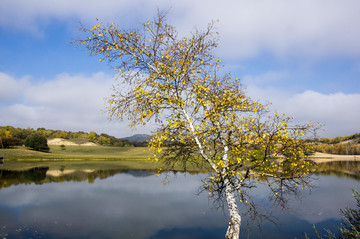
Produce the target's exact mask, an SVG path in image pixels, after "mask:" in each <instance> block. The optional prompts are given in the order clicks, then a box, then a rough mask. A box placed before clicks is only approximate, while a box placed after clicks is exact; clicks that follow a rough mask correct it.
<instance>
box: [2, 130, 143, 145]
mask: <svg viewBox="0 0 360 239" xmlns="http://www.w3.org/2000/svg"><path fill="white" fill-rule="evenodd" d="M35 133H36V134H39V135H41V136H43V137H45V138H47V139H51V138H62V139H70V140H74V139H78V140H83V141H84V142H86V141H90V142H94V143H97V144H100V145H108V146H116V147H125V146H135V147H140V146H147V143H146V142H130V141H128V140H126V139H119V138H116V137H114V136H111V135H108V134H104V133H102V134H100V135H99V134H97V133H96V132H95V131H91V132H90V133H86V132H83V131H78V132H70V131H63V130H51V129H45V128H38V129H36V130H35V129H32V128H27V129H23V128H15V127H12V126H0V137H1V140H2V144H3V146H2V147H4V148H11V147H14V146H20V145H23V144H24V142H25V140H26V138H27V137H28V136H30V135H32V134H35Z"/></svg>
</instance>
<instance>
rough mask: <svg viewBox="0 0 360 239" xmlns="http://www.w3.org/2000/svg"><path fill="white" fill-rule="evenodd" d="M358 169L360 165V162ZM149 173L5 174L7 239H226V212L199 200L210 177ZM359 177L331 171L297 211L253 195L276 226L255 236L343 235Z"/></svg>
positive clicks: (0, 208) (2, 201)
mask: <svg viewBox="0 0 360 239" xmlns="http://www.w3.org/2000/svg"><path fill="white" fill-rule="evenodd" d="M357 167H359V165H357ZM164 177H165V175H161V176H159V177H157V176H156V175H154V173H151V172H147V171H127V172H121V171H116V172H115V171H111V172H100V173H99V172H97V174H95V173H94V172H87V171H83V172H74V171H71V170H70V171H66V170H63V171H51V170H48V169H46V168H45V169H38V170H32V171H27V172H23V173H15V174H14V172H10V171H4V170H2V172H1V178H0V182H1V184H0V186H1V188H0V238H3V237H5V238H223V237H224V234H225V232H226V224H227V214H226V210H225V211H223V210H221V209H216V208H214V205H213V203H212V202H211V201H210V200H209V199H208V197H207V194H206V193H202V194H200V195H197V193H198V190H199V187H200V185H201V179H202V178H204V177H205V176H204V175H203V174H195V175H190V174H183V173H176V174H171V175H170V181H169V183H167V184H165V185H164V184H162V182H163V180H164ZM358 178H359V175H357V173H355V174H354V173H353V172H352V173H350V174H349V173H344V172H342V173H339V172H338V173H336V172H335V174H334V172H332V171H331V170H324V171H323V172H322V173H318V175H314V179H315V180H314V181H313V184H314V185H315V186H316V188H314V189H313V190H312V192H311V194H309V193H307V192H306V193H304V194H303V195H302V196H301V200H295V199H294V200H291V202H290V204H289V206H290V210H287V211H281V210H279V209H278V208H272V207H271V204H270V203H269V202H268V200H267V195H268V194H267V193H268V192H267V190H266V189H265V188H264V187H262V186H260V187H259V188H257V189H255V190H254V196H256V202H258V203H259V204H260V205H262V207H263V208H264V209H271V211H272V214H273V216H275V217H276V218H277V220H276V222H277V224H276V225H275V224H273V223H270V222H268V221H262V222H261V230H260V229H259V228H258V227H257V224H255V223H251V224H253V225H254V226H253V227H249V228H247V227H246V225H245V224H246V218H244V219H243V225H242V228H241V230H242V233H243V236H249V238H295V237H297V238H304V236H303V233H304V232H308V233H310V234H311V233H312V232H313V229H312V225H313V224H315V225H316V226H317V228H318V229H321V228H324V227H325V228H330V229H332V230H334V231H336V228H337V226H338V225H339V224H340V219H341V213H340V210H339V209H341V208H344V207H345V206H346V205H349V206H351V207H355V200H354V198H353V197H352V195H351V193H352V192H351V188H355V189H357V190H358V191H360V184H359V181H358Z"/></svg>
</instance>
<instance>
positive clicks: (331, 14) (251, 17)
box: [0, 0, 360, 58]
mask: <svg viewBox="0 0 360 239" xmlns="http://www.w3.org/2000/svg"><path fill="white" fill-rule="evenodd" d="M157 7H158V8H160V9H168V8H170V11H171V15H170V16H169V18H171V20H172V22H173V23H174V24H175V25H176V26H178V27H179V29H180V30H181V31H182V32H189V30H192V29H193V27H194V26H197V27H198V28H199V29H202V28H203V27H205V26H206V24H207V23H208V22H209V21H211V20H216V19H219V20H220V23H219V24H218V25H217V26H218V30H219V32H220V33H221V35H220V36H221V42H222V46H221V55H223V56H227V57H233V58H244V57H254V56H257V55H259V54H261V53H263V52H265V53H268V52H270V53H272V54H275V55H277V56H288V55H291V56H293V55H295V56H308V57H311V58H318V57H329V56H335V57H336V56H339V55H340V56H359V54H360V45H359V44H358V42H359V41H360V30H359V28H358V26H357V23H358V22H359V20H360V15H359V14H358V13H359V12H360V2H359V1H358V0H347V1H346V3H345V2H343V1H337V0H318V1H312V0H302V1H300V0H296V1H288V0H277V1H265V0H264V1H261V0H259V1H245V0H231V1H226V3H225V2H222V1H215V0H206V1H205V0H198V1H190V0H183V1H176V2H175V1H169V0H158V1H151V2H149V1H144V0H123V1H119V0H104V1H101V2H100V1H85V0H79V1H71V0H64V1H57V0H48V1H39V0H28V1H25V2H24V1H22V0H3V1H1V3H0V9H1V14H0V26H2V27H8V28H18V29H23V30H27V31H31V32H36V33H38V32H41V30H40V29H41V27H42V26H43V25H46V24H48V23H49V22H51V21H52V20H61V21H65V22H69V23H71V24H77V22H78V20H81V21H85V22H86V23H89V24H90V23H93V22H94V21H95V18H99V19H100V20H103V21H105V22H106V21H116V22H118V23H120V24H125V25H127V24H134V23H140V22H142V21H143V20H145V19H149V18H152V16H153V15H154V13H155V11H156V8H157ZM71 27H72V28H75V27H74V26H73V25H72V26H71Z"/></svg>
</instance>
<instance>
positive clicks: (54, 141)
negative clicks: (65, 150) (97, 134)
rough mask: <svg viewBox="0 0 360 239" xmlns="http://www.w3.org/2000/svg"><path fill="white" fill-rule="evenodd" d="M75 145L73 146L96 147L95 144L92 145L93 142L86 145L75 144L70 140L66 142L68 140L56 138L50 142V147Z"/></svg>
mask: <svg viewBox="0 0 360 239" xmlns="http://www.w3.org/2000/svg"><path fill="white" fill-rule="evenodd" d="M62 144H63V145H65V146H66V145H73V146H96V144H95V143H92V142H87V143H84V144H77V143H74V142H71V141H69V140H66V139H61V138H55V139H49V140H48V145H62Z"/></svg>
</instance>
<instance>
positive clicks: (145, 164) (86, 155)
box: [0, 145, 204, 172]
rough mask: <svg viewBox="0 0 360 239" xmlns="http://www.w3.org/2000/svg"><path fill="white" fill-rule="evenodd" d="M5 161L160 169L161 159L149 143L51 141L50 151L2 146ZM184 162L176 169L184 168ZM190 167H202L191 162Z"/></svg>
mask: <svg viewBox="0 0 360 239" xmlns="http://www.w3.org/2000/svg"><path fill="white" fill-rule="evenodd" d="M0 153H1V154H4V155H5V163H4V164H3V165H1V168H2V169H7V170H27V169H30V168H33V167H49V169H51V170H60V169H63V168H66V169H72V170H84V169H86V170H109V169H124V170H126V169H145V170H157V169H159V168H162V167H163V165H162V164H161V163H158V162H155V161H153V160H152V157H153V153H152V152H151V151H150V150H149V149H148V148H147V147H109V146H70V145H67V146H65V150H64V149H62V148H61V147H60V146H58V145H51V146H50V152H49V153H44V152H38V151H34V150H29V149H27V148H25V147H18V148H14V149H2V150H1V152H0ZM181 169H182V166H181V165H177V166H175V168H174V170H180V171H181ZM187 169H188V170H189V171H193V172H199V171H204V170H203V169H199V168H195V167H194V166H193V165H190V164H189V166H188V168H187Z"/></svg>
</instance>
